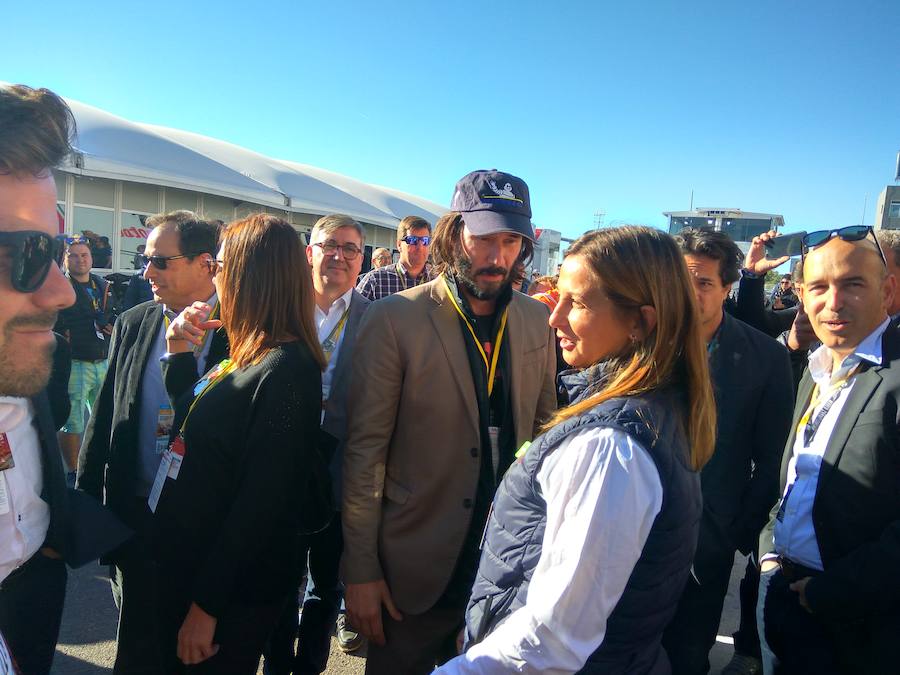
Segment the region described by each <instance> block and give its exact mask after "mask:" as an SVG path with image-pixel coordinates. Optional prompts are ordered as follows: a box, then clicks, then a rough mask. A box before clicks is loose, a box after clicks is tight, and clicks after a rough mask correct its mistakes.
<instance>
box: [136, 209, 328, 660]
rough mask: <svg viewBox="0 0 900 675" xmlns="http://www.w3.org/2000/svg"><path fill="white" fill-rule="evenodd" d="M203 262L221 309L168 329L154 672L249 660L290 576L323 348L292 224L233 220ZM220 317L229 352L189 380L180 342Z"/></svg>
mask: <svg viewBox="0 0 900 675" xmlns="http://www.w3.org/2000/svg"><path fill="white" fill-rule="evenodd" d="M211 264H213V265H216V267H217V273H216V275H215V277H214V283H215V286H216V291H217V294H218V298H219V303H220V309H221V321H219V320H213V321H210V320H209V315H210V312H211V308H209V307H208V306H206V305H204V304H202V303H194V305H193V306H192V307H189V308H187V309H186V310H184V312H182V314H181V315H180V316H179V317H178V318H177V319H176V320H175V321H173V322H172V324H171V326H170V328H169V331H168V333H167V342H168V351H169V352H170V355H169V356H168V357H167V358H168V361H167V364H166V366H165V370H166V372H165V379H166V388H167V389H168V391H169V394H170V396H171V397H172V400H173V402H174V403H175V410H176V412H175V420H174V427H173V429H174V430H177V431H176V432H175V433H174V434H173V440H172V442H171V445H170V447H169V450H168V451H167V452H166V453H165V455H164V457H163V461H162V465H161V468H160V472H159V474H157V482H156V484H155V485H154V489H153V491H152V493H151V495H150V506H151V508H152V509H153V511H154V522H153V529H154V550H155V556H156V560H157V563H158V568H159V575H160V584H159V588H160V589H161V593H160V595H161V597H160V605H161V610H160V636H161V640H162V644H163V645H164V647H163V648H164V664H165V668H166V670H165V672H166V673H167V675H170V674H171V673H179V672H203V673H235V674H237V673H255V672H256V668H257V664H258V662H259V657H260V654H261V653H262V650H263V647H264V645H265V641H266V639H267V637H268V635H269V633H270V632H271V630H272V628H273V626H274V625H275V622H276V621H277V618H278V615H279V612H280V610H281V608H282V606H283V604H284V602H285V601H286V599H287V597H288V595H289V594H290V593H291V592H292V589H293V590H294V591H295V590H296V583H297V582H296V576H295V575H296V568H297V561H296V545H295V541H296V533H297V530H298V518H299V516H300V515H301V513H300V511H301V505H300V502H299V500H300V498H301V497H302V495H304V494H307V493H308V489H307V488H308V486H309V482H310V480H312V479H313V477H314V476H316V475H317V474H316V472H315V471H314V470H313V467H314V466H315V465H316V462H317V461H318V459H317V455H316V450H315V441H316V439H317V433H318V427H319V416H320V411H321V370H322V366H323V364H324V358H323V356H322V353H321V350H320V347H319V342H318V340H317V337H316V330H315V327H314V325H313V320H312V317H313V292H312V286H311V284H312V281H311V275H310V271H309V268H308V264H307V262H306V256H305V254H304V250H303V247H302V246H301V243H300V240H299V238H298V237H297V234H296V232H295V231H294V229H293V228H292V227H291V226H290V225H289V224H288V223H286V222H284V221H283V220H280V219H278V218H275V217H273V216H266V215H262V214H260V215H254V216H251V217H249V218H247V219H245V220H241V221H238V222H235V223H232V224H231V225H230V226H229V227H228V228H227V229H226V230H225V231H224V233H223V234H222V239H221V246H220V248H219V252H218V255H217V257H216V259H215V260H214V261H212V262H211ZM220 325H223V326H224V327H225V330H226V332H227V334H228V337H229V342H230V353H231V357H230V359H226V360H225V361H222V362H221V363H219V364H212V365H213V367H212V368H211V369H210V370H209V372H207V374H206V375H205V376H204V377H203V378H201V379H200V381H199V382H196V383H194V382H193V374H194V373H195V372H196V371H195V370H194V368H195V366H194V357H193V347H194V346H195V345H198V344H201V342H202V337H203V334H204V333H205V331H206V330H211V329H215V328H217V327H218V326H220ZM198 664H199V665H198ZM186 668H187V669H186Z"/></svg>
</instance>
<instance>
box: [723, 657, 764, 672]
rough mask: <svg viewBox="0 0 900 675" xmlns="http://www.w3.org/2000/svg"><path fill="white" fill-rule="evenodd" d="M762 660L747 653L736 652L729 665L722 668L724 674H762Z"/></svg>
mask: <svg viewBox="0 0 900 675" xmlns="http://www.w3.org/2000/svg"><path fill="white" fill-rule="evenodd" d="M760 673H762V661H760V660H759V659H757V658H754V657H752V656H747V655H746V654H738V653H737V652H735V654H734V656H732V657H731V661H729V662H728V665H727V666H725V667H724V668H723V669H722V675H760Z"/></svg>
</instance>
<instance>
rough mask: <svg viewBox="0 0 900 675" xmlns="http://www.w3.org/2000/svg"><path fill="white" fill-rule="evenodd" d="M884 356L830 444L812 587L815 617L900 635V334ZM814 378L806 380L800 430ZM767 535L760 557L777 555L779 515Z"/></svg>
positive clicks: (866, 374) (864, 378)
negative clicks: (870, 623) (868, 623)
mask: <svg viewBox="0 0 900 675" xmlns="http://www.w3.org/2000/svg"><path fill="white" fill-rule="evenodd" d="M882 349H883V361H882V365H880V366H870V367H868V368H867V369H866V370H864V371H862V372H861V373H859V374H858V375H857V376H856V377H855V378H854V379H855V382H854V384H853V388H852V389H851V390H850V394H849V396H848V398H847V401H846V403H845V404H844V407H843V409H842V410H841V415H840V419H839V420H838V422H837V425H836V426H835V428H834V432H833V433H832V435H831V438H830V439H829V441H828V445H827V447H826V450H825V457H824V461H823V463H822V468H821V472H820V474H819V481H818V485H817V488H816V497H815V502H814V504H813V525H814V527H815V530H816V539H817V541H818V544H819V551H820V553H821V555H822V563H823V565H824V567H825V571H824V573H822V574H821V575H820V576H817V577H814V578H813V579H812V580H811V581H810V582H809V584H808V585H807V587H806V597H807V600H808V602H809V605H810V607H812V610H813V614H815V615H816V616H820V617H822V618H823V619H825V620H826V621H831V622H834V623H837V624H840V623H845V622H853V621H860V620H866V619H875V623H876V624H877V625H879V626H885V625H887V624H891V625H893V627H894V629H895V630H896V631H897V633H896V634H895V635H894V637H893V642H891V643H890V644H889V643H888V642H885V648H891V649H894V650H896V645H895V644H893V643H895V642H896V637H897V635H900V573H898V570H900V430H898V429H900V426H898V425H900V332H898V330H897V328H896V327H895V326H894V324H892V325H891V326H889V327H888V329H887V331H885V333H884V337H883V338H882ZM813 386H814V383H813V381H812V377H810V375H809V372H808V371H807V373H806V374H805V375H804V376H803V380H802V381H801V382H800V391H799V393H798V396H797V407H796V409H795V411H794V419H793V426H792V429H796V425H797V424H798V423H799V418H800V416H801V415H802V414H803V412H804V411H805V410H806V407H807V405H808V404H809V401H810V399H811V396H812V390H813ZM794 435H795V433H794V431H792V433H791V434H790V436H789V437H788V439H787V444H786V445H785V449H784V457H783V459H782V464H781V490H782V493H783V492H784V487H785V485H786V482H787V470H788V464H789V462H790V459H791V457H792V455H793V445H794ZM778 506H779V505H778V504H776V505H775V507H774V508H773V509H772V512H771V518H770V520H769V524H768V525H767V526H766V528H765V529H764V530H763V532H762V535H761V536H760V544H759V546H760V555H761V556H762V555H765V554H767V553H773V552H774V550H775V547H774V541H773V536H774V529H775V514H776V513H777V512H778ZM894 653H895V654H896V651H894Z"/></svg>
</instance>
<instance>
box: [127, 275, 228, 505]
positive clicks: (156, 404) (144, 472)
mask: <svg viewBox="0 0 900 675" xmlns="http://www.w3.org/2000/svg"><path fill="white" fill-rule="evenodd" d="M217 300H218V298H217V297H216V294H215V293H213V294H212V297H210V298H209V299H208V300H207V301H206V304H208V305H209V306H210V307H214V306H215V304H216V301H217ZM163 313H164V314H165V315H166V316H167V317H168V318H169V321H173V320H174V319H175V317H177V316H178V313H177V312H174V311H172V310H170V309H169V308H168V307H166V306H165V305H163ZM211 344H212V335H210V336H209V338H208V339H207V340H206V341H205V342H204V343H203V349H202V350H201V351H200V353H199V354H197V372H198V373H199V374H201V375H202V374H203V373H204V372H206V359H207V357H208V356H209V348H210V345H211ZM165 354H166V321H162V322H160V326H159V331H158V332H157V334H156V338H155V340H154V341H153V346H152V347H151V348H150V354H149V356H148V357H147V364H146V366H144V377H143V379H142V381H141V409H140V413H139V414H140V417H139V418H138V443H139V446H138V449H139V452H138V456H139V460H138V461H139V462H140V473H139V475H138V482H137V492H136V495H137V496H138V497H147V496H148V495H149V494H150V488H152V487H153V481H154V480H155V479H156V472H157V471H158V470H159V460H160V456H161V455H160V453H159V452H158V451H157V446H156V433H157V426H158V423H159V415H160V410H161V409H170V408H171V407H172V403H171V401H170V400H169V394H168V392H166V385H165V382H163V376H162V367H161V366H160V361H162V358H163V357H164V356H165Z"/></svg>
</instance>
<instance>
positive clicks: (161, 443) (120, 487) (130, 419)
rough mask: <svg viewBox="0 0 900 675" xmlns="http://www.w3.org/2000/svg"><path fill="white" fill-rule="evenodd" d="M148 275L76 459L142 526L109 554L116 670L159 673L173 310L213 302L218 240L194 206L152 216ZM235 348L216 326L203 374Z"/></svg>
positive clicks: (88, 485) (123, 325) (120, 324)
mask: <svg viewBox="0 0 900 675" xmlns="http://www.w3.org/2000/svg"><path fill="white" fill-rule="evenodd" d="M147 222H148V224H149V225H150V227H153V228H154V229H153V231H152V232H151V233H150V236H149V238H148V239H147V248H146V258H145V259H146V260H147V261H148V264H147V266H146V267H145V268H144V272H143V274H144V276H145V277H146V278H147V279H148V280H149V281H150V283H151V286H152V288H153V294H154V300H153V302H146V303H143V304H141V305H138V306H136V307H134V308H132V309H130V310H128V311H127V312H125V313H123V314H122V315H121V316H120V317H119V320H118V321H117V322H116V325H115V328H114V329H113V334H112V338H111V342H110V355H109V370H108V372H107V375H106V378H105V379H104V381H103V387H102V388H101V391H100V395H99V396H98V397H97V401H96V404H95V406H94V409H93V412H92V415H91V419H90V422H89V423H88V426H87V429H86V430H85V435H84V444H83V446H82V448H81V455H80V458H79V465H78V483H77V485H78V488H79V489H81V490H84V491H85V492H87V493H89V494H91V495H93V496H94V497H96V498H97V499H103V500H104V502H105V503H106V504H107V505H108V506H109V507H110V508H111V509H112V510H113V511H114V512H115V513H116V514H117V515H118V516H119V517H120V518H121V519H122V520H123V521H124V522H125V523H126V524H128V525H129V527H131V528H132V529H133V530H134V531H135V533H136V534H135V537H134V538H133V539H132V540H131V541H130V542H128V543H127V544H126V545H125V546H123V547H121V548H120V549H119V550H118V551H116V552H115V554H114V555H111V556H110V557H109V560H107V561H105V562H111V563H112V566H111V568H110V577H111V582H112V590H113V597H114V599H115V601H116V605H117V606H118V607H119V628H118V648H117V653H116V662H115V666H114V671H113V672H115V673H161V672H162V664H161V663H160V661H159V659H160V650H159V648H158V647H157V641H156V635H155V618H156V610H155V602H154V600H155V597H156V592H155V581H154V580H155V576H154V573H153V569H152V566H151V563H150V561H149V558H148V555H147V552H146V534H147V525H148V521H149V519H150V510H149V508H148V507H147V496H148V495H149V493H150V488H151V487H152V484H153V479H154V477H155V475H156V471H157V469H158V467H159V458H160V455H161V450H164V449H165V447H166V446H167V444H168V435H169V429H170V428H171V424H172V418H173V416H172V412H171V405H170V402H169V398H168V395H167V394H166V390H165V386H164V384H163V379H162V369H161V365H160V357H161V356H162V354H164V353H165V350H166V346H165V332H166V326H167V324H168V322H169V321H170V320H171V319H172V318H174V316H175V313H177V312H179V311H181V309H183V308H184V307H186V306H188V305H190V304H191V303H192V302H194V301H196V300H201V301H205V302H209V303H210V305H214V304H215V298H214V295H215V288H214V287H213V283H212V275H213V269H214V263H212V262H211V261H212V260H214V258H215V255H216V250H217V247H218V230H217V228H216V226H214V225H211V224H209V223H206V222H204V221H201V220H199V219H198V218H197V217H196V216H195V215H194V214H193V213H191V212H189V211H176V212H172V213H168V214H160V215H158V216H153V217H152V218H150V219H148V221H147ZM227 353H228V343H227V340H226V338H225V335H224V333H222V332H221V331H217V332H215V333H214V334H213V335H212V337H211V338H209V339H208V340H207V341H206V342H205V343H204V345H203V348H202V349H198V350H197V351H196V353H195V355H194V356H195V359H196V362H197V376H198V377H199V375H201V374H202V373H203V372H205V370H206V369H207V368H208V367H211V366H212V365H214V364H215V363H218V361H220V360H221V359H223V358H225V357H226V356H227Z"/></svg>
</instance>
